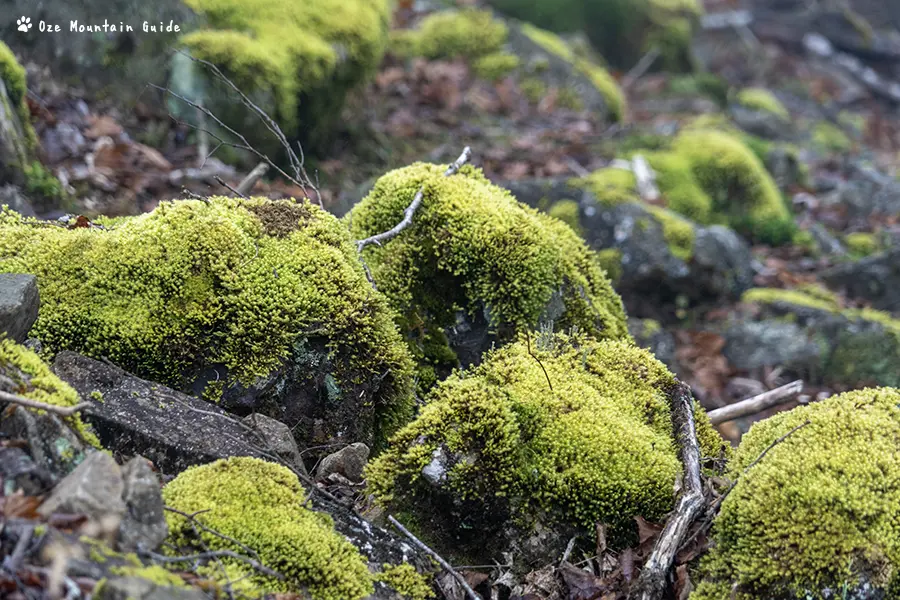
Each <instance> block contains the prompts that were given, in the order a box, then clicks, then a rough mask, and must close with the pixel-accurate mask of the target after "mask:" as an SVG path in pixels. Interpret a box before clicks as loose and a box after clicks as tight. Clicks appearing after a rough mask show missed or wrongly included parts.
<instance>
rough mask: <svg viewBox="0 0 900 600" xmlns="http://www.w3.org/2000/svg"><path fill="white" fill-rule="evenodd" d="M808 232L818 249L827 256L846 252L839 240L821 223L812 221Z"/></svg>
mask: <svg viewBox="0 0 900 600" xmlns="http://www.w3.org/2000/svg"><path fill="white" fill-rule="evenodd" d="M809 232H810V233H811V234H812V236H813V239H814V240H815V242H816V245H818V247H819V251H820V252H821V253H822V254H824V255H826V256H828V255H838V256H841V255H845V254H847V249H846V248H845V247H844V245H843V244H842V243H841V241H840V240H839V239H838V238H837V236H835V235H834V234H833V233H831V232H830V231H829V230H828V228H827V227H825V226H824V225H822V224H821V223H813V224H812V225H811V226H810V228H809Z"/></svg>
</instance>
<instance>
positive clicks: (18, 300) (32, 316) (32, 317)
mask: <svg viewBox="0 0 900 600" xmlns="http://www.w3.org/2000/svg"><path fill="white" fill-rule="evenodd" d="M39 306H40V298H39V296H38V287H37V279H36V278H35V277H34V275H25V274H19V273H0V332H5V333H6V335H7V336H9V337H10V338H11V339H12V340H14V341H16V342H24V341H25V338H26V337H27V335H28V331H29V330H30V329H31V326H32V325H34V322H35V321H36V320H37V317H38V307H39Z"/></svg>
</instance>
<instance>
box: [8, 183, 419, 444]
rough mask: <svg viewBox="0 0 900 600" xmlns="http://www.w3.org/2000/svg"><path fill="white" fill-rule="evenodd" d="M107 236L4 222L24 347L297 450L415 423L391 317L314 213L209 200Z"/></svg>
mask: <svg viewBox="0 0 900 600" xmlns="http://www.w3.org/2000/svg"><path fill="white" fill-rule="evenodd" d="M101 221H102V220H101ZM103 222H105V223H106V224H107V226H108V229H107V230H101V229H96V228H76V229H68V228H65V227H58V226H49V227H48V226H47V225H46V224H43V223H38V222H36V221H33V220H29V219H25V218H22V217H21V216H19V215H18V214H16V213H13V212H10V211H5V212H3V213H0V271H7V272H25V273H32V274H34V275H35V276H36V277H37V279H38V286H39V288H40V291H41V307H40V312H39V316H38V320H37V322H36V324H35V326H34V328H33V329H32V334H33V335H35V336H36V337H38V338H40V339H41V340H42V342H43V344H44V347H45V349H46V351H47V352H48V353H55V352H57V351H59V350H64V349H65V350H74V351H77V352H81V353H83V354H86V355H88V356H92V357H95V358H100V357H104V358H108V359H110V360H112V361H113V362H115V363H117V364H119V365H120V366H122V367H124V368H125V369H127V370H129V371H131V372H133V373H135V374H137V375H139V376H142V377H145V378H148V379H152V380H155V381H159V382H160V383H165V384H167V385H169V386H171V387H175V388H178V389H183V390H186V391H191V392H193V393H195V394H197V395H201V394H203V392H204V391H206V392H207V395H211V396H214V398H213V399H216V400H218V399H221V400H222V401H223V402H224V403H225V404H226V405H227V406H229V407H231V408H232V409H234V410H237V411H238V412H246V411H249V410H254V409H255V410H258V411H260V412H267V413H269V414H270V415H271V416H275V417H276V418H282V419H285V420H287V421H289V422H291V423H292V424H293V423H297V424H298V427H297V428H296V429H295V434H296V435H297V437H298V440H299V441H301V442H307V443H311V442H313V440H314V439H318V438H320V437H322V438H325V439H328V438H330V437H332V436H336V435H339V434H340V435H344V436H347V437H348V439H350V440H353V441H365V442H366V443H375V442H377V440H378V439H379V438H380V437H382V436H386V435H387V433H389V432H390V431H391V430H393V429H395V428H396V427H398V426H399V425H401V424H403V423H404V422H405V420H406V419H407V418H408V416H409V415H410V412H411V410H412V406H411V400H410V396H409V393H410V383H411V369H412V363H411V361H410V358H409V355H408V353H407V351H406V349H405V347H404V344H403V342H402V339H401V338H400V337H399V335H398V334H397V331H396V328H395V326H394V324H393V321H392V314H391V313H390V311H389V310H388V309H387V305H386V302H385V300H384V298H383V297H382V296H381V295H380V294H378V293H377V292H376V291H374V290H373V289H372V287H371V286H370V285H369V283H368V282H367V281H366V277H365V274H364V272H363V269H362V265H361V264H360V263H359V260H358V258H357V254H356V250H355V248H354V246H353V245H352V243H351V242H350V239H349V236H348V234H347V231H346V230H345V229H344V227H343V226H342V225H341V223H340V222H339V221H338V220H337V219H335V218H334V217H332V216H331V215H329V214H328V213H326V212H325V211H323V210H321V209H320V208H318V207H316V206H313V205H312V204H310V203H308V202H306V201H304V202H297V201H293V200H279V201H269V200H265V199H261V198H257V199H248V200H241V199H228V198H211V199H208V200H205V201H201V200H186V201H175V202H163V203H161V204H160V206H159V207H158V208H157V209H156V210H154V211H153V212H151V213H147V214H144V215H140V216H137V217H128V218H121V219H115V220H108V221H103ZM211 392H214V393H211Z"/></svg>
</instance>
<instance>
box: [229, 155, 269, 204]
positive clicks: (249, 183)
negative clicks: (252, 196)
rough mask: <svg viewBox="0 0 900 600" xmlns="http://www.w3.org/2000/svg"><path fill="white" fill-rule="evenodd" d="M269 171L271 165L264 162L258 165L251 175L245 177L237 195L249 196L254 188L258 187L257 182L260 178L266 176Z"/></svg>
mask: <svg viewBox="0 0 900 600" xmlns="http://www.w3.org/2000/svg"><path fill="white" fill-rule="evenodd" d="M268 170H269V165H267V164H266V163H264V162H261V163H259V164H258V165H256V166H255V167H254V168H253V170H252V171H250V173H249V174H248V175H247V176H246V177H244V179H243V180H241V182H240V183H239V184H238V186H237V193H238V194H241V195H242V196H243V195H245V194H249V193H250V191H251V190H252V189H253V186H254V185H256V182H257V181H259V179H260V177H262V176H263V175H265V174H266V171H268Z"/></svg>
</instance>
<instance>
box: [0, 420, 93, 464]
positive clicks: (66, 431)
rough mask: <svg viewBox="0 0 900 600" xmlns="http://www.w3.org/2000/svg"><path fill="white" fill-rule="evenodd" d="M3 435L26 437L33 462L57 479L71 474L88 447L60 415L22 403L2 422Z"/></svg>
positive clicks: (0, 428) (1, 432)
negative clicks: (43, 411)
mask: <svg viewBox="0 0 900 600" xmlns="http://www.w3.org/2000/svg"><path fill="white" fill-rule="evenodd" d="M0 434H2V435H4V436H6V437H7V438H11V439H22V440H25V442H26V444H27V445H28V450H29V452H30V453H31V457H32V458H33V459H34V462H35V463H36V464H37V465H38V466H39V467H41V468H43V469H46V471H47V472H48V473H50V474H51V476H52V477H53V480H54V482H55V481H57V480H59V479H62V478H63V477H65V476H66V475H67V474H69V473H70V472H71V471H72V470H73V469H74V468H75V467H76V466H77V465H78V464H79V463H80V462H81V461H82V460H83V459H84V452H85V447H84V444H83V443H82V441H81V439H79V437H78V435H77V434H76V433H75V432H74V431H73V430H72V429H71V428H70V427H69V426H68V425H66V424H65V423H64V422H63V420H62V419H61V418H60V417H58V416H57V415H51V414H43V415H39V414H36V413H34V412H32V411H30V410H28V409H26V408H23V407H21V406H16V407H14V408H12V409H11V411H10V414H8V415H7V416H5V417H4V419H3V420H2V421H0Z"/></svg>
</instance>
